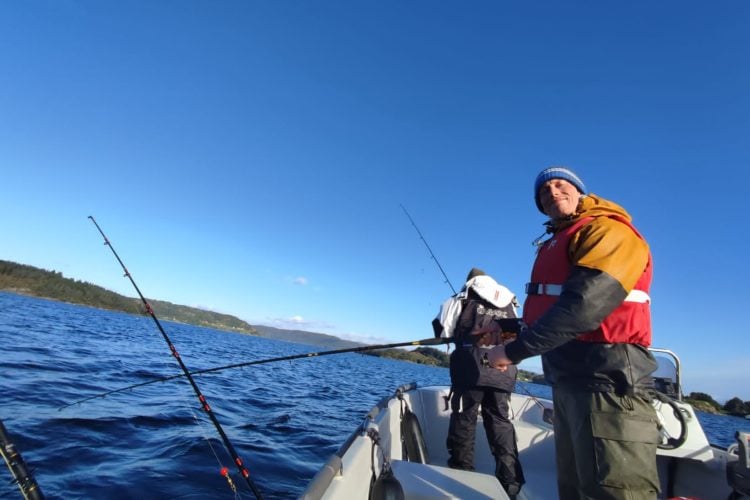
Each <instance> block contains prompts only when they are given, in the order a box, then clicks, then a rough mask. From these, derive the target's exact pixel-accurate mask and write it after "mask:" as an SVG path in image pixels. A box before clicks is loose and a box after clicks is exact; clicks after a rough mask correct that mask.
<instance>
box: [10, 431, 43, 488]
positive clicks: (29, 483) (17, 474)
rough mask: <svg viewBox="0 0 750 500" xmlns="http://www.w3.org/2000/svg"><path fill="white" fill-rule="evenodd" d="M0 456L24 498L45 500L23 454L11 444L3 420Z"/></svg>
mask: <svg viewBox="0 0 750 500" xmlns="http://www.w3.org/2000/svg"><path fill="white" fill-rule="evenodd" d="M0 455H2V456H3V459H4V460H5V464H6V465H7V466H8V469H10V473H11V475H12V476H13V482H14V483H16V484H17V485H18V488H19V489H20V490H21V494H22V495H23V497H24V498H25V499H26V500H44V495H43V494H42V490H41V489H39V485H38V484H37V483H36V480H35V479H34V476H33V475H32V473H31V471H29V469H28V467H27V466H26V462H24V460H23V457H21V453H20V452H19V451H18V450H17V449H16V446H15V445H14V444H13V442H11V440H10V436H8V430H7V429H6V428H5V425H4V424H3V421H2V420H0Z"/></svg>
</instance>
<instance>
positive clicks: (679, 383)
mask: <svg viewBox="0 0 750 500" xmlns="http://www.w3.org/2000/svg"><path fill="white" fill-rule="evenodd" d="M648 350H649V351H651V352H652V353H658V354H665V355H667V356H668V357H669V358H671V359H670V360H671V362H672V364H673V365H674V377H675V380H674V384H675V391H676V394H675V396H676V399H677V401H682V377H681V369H680V358H678V357H677V354H675V353H674V352H672V351H670V350H669V349H661V348H658V347H649V348H648ZM669 358H667V359H669Z"/></svg>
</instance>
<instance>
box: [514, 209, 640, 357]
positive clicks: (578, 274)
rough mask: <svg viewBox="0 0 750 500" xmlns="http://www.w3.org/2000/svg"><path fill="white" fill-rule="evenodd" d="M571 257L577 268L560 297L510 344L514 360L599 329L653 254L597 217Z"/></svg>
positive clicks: (579, 238) (615, 225)
mask: <svg viewBox="0 0 750 500" xmlns="http://www.w3.org/2000/svg"><path fill="white" fill-rule="evenodd" d="M569 256H570V261H571V263H572V266H573V267H572V269H571V272H570V275H569V276H568V279H567V280H566V281H565V283H563V287H562V293H561V294H560V297H559V299H558V300H557V301H556V302H555V303H554V304H553V305H552V307H550V309H549V310H547V312H546V313H545V314H543V315H542V317H541V318H539V319H538V320H537V321H536V322H535V323H534V324H533V325H530V326H529V327H528V328H527V329H525V330H524V331H522V332H521V334H520V335H519V337H518V339H517V340H515V341H514V342H511V343H509V344H508V345H507V346H506V348H505V350H506V354H507V355H508V357H509V358H510V359H511V360H512V361H514V362H519V361H521V360H522V359H525V358H528V357H530V356H534V355H537V354H544V353H545V352H547V351H549V350H551V349H554V348H555V347H558V346H560V345H562V344H564V343H566V342H569V341H570V340H573V339H575V338H576V337H577V336H578V335H579V334H581V333H584V332H588V331H591V330H594V329H596V328H597V327H598V326H599V325H600V324H601V323H602V321H604V319H605V318H606V317H607V316H609V315H610V314H611V313H612V311H614V310H615V309H616V308H617V307H618V306H619V305H620V304H621V303H622V302H623V301H624V300H625V297H626V296H627V295H628V293H629V292H630V291H631V290H632V289H633V286H634V285H635V283H636V282H637V280H638V278H639V277H640V276H641V274H642V273H643V271H644V269H645V268H646V265H647V264H648V259H649V250H648V245H647V244H646V242H645V241H644V240H643V239H641V238H640V237H639V236H638V235H637V234H636V233H635V232H634V231H633V230H632V229H631V228H630V227H628V226H627V225H625V224H623V223H622V222H619V221H617V220H614V219H610V218H608V217H599V218H597V219H596V220H595V221H593V222H592V223H591V224H588V225H587V226H585V227H584V228H582V229H581V231H579V233H578V234H577V235H576V237H575V238H574V239H573V241H571V244H570V248H569Z"/></svg>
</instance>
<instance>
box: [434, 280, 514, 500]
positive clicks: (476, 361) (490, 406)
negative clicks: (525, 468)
mask: <svg viewBox="0 0 750 500" xmlns="http://www.w3.org/2000/svg"><path fill="white" fill-rule="evenodd" d="M517 305H518V301H517V300H516V297H515V295H513V293H511V291H510V290H508V289H507V288H505V287H504V286H502V285H500V284H498V283H497V282H496V281H495V280H494V279H492V278H491V277H489V276H487V275H485V273H484V272H483V271H482V270H480V269H477V268H473V269H472V270H471V271H470V272H469V275H468V276H467V278H466V284H465V285H464V287H463V289H462V290H461V292H459V293H458V294H457V295H456V296H454V297H452V298H451V299H448V300H447V301H446V302H445V303H444V304H443V307H442V308H441V314H440V315H439V319H438V318H436V319H435V321H433V327H434V329H435V334H436V336H443V337H451V336H452V337H455V339H456V349H455V350H454V351H453V353H451V358H450V375H451V392H452V397H451V410H452V412H451V417H450V424H449V427H448V439H447V441H446V444H447V446H448V452H449V454H450V458H449V459H448V466H449V467H452V468H454V469H465V470H474V444H475V430H476V425H477V414H478V412H479V408H480V407H481V409H482V422H483V424H484V429H485V433H486V435H487V440H488V442H489V445H490V450H491V451H492V455H493V456H494V457H495V476H497V478H498V480H499V481H500V484H501V485H502V486H503V488H505V491H506V492H507V493H508V495H509V496H510V498H516V495H517V494H518V492H519V491H520V490H521V486H522V485H523V483H524V478H523V472H522V470H521V464H520V462H519V461H518V447H517V445H516V434H515V429H514V428H513V424H512V423H511V422H510V420H509V419H508V410H509V406H510V393H511V392H513V388H514V387H515V383H516V374H517V369H516V368H515V367H511V368H510V369H508V370H506V371H503V372H501V371H499V370H496V369H494V368H492V367H490V366H489V363H488V361H487V354H488V353H489V351H490V344H494V343H495V342H496V340H495V339H496V338H497V339H499V336H493V335H484V336H477V335H474V334H475V333H476V331H477V330H479V329H482V328H484V327H486V326H487V325H488V324H490V323H492V322H493V321H495V320H498V319H501V318H516V317H517V314H516V306H517ZM497 343H499V340H498V341H497Z"/></svg>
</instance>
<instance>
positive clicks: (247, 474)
mask: <svg viewBox="0 0 750 500" xmlns="http://www.w3.org/2000/svg"><path fill="white" fill-rule="evenodd" d="M89 219H91V222H93V223H94V225H95V226H96V229H98V230H99V233H100V234H101V235H102V238H104V245H106V246H108V247H109V249H110V250H112V254H114V256H115V258H116V259H117V262H119V263H120V266H121V267H122V270H123V271H124V272H125V277H126V278H128V279H129V280H130V283H131V284H132V285H133V288H135V291H136V292H138V296H139V297H140V298H141V302H143V305H144V306H145V307H146V312H147V313H148V315H149V316H151V319H153V320H154V323H155V324H156V327H157V328H158V329H159V332H161V335H162V337H163V338H164V341H165V342H166V343H167V346H169V350H170V351H171V352H172V356H174V358H175V359H176V360H177V362H178V363H179V365H180V368H181V369H182V373H183V375H184V376H185V377H186V378H187V380H188V382H190V385H191V386H192V388H193V391H194V392H195V395H196V396H197V397H198V401H200V403H201V407H202V408H203V410H204V411H205V412H206V414H207V415H208V417H209V418H210V419H211V422H212V423H213V424H214V427H215V428H216V431H217V432H218V433H219V436H221V440H222V441H223V443H224V447H225V448H226V450H227V452H229V455H230V456H231V457H232V460H233V461H234V464H235V466H236V467H237V470H238V471H239V473H240V475H241V476H242V477H243V478H244V479H245V482H246V483H247V485H248V486H249V487H250V490H251V491H252V492H253V494H254V495H255V498H257V499H258V500H261V499H262V495H261V494H260V491H259V490H258V487H257V486H256V485H255V483H254V482H253V480H252V479H251V478H250V472H249V471H248V470H247V468H246V467H245V465H244V463H243V462H242V459H241V458H240V456H239V455H238V454H237V451H236V450H235V449H234V446H232V442H231V441H230V440H229V437H228V436H227V435H226V433H225V432H224V429H223V428H222V427H221V424H220V423H219V420H218V419H217V418H216V415H215V414H214V412H213V411H212V410H211V406H209V404H208V400H206V397H205V396H204V395H203V394H202V393H201V390H200V389H199V388H198V384H196V383H195V380H193V377H192V375H191V374H190V371H189V370H188V369H187V367H186V366H185V363H184V362H183V361H182V358H181V357H180V354H179V353H178V352H177V348H176V347H175V346H174V344H173V343H172V341H171V340H170V338H169V335H167V332H166V331H164V328H162V326H161V323H160V322H159V318H157V317H156V314H154V310H153V309H152V308H151V304H149V303H148V301H147V300H146V297H144V296H143V294H142V293H141V290H140V288H138V285H136V283H135V280H134V279H133V276H132V275H131V274H130V272H129V271H128V268H127V267H125V264H124V263H123V262H122V259H120V256H119V255H118V254H117V252H116V251H115V248H114V247H113V246H112V243H110V241H109V239H108V238H107V236H106V235H105V234H104V231H102V228H101V227H99V224H97V222H96V220H95V219H94V217H92V216H91V215H89ZM221 474H222V475H223V476H224V477H225V478H226V479H227V481H228V482H229V485H230V487H231V488H232V489H234V484H233V483H232V481H231V478H230V477H229V473H228V472H227V471H226V468H222V470H221Z"/></svg>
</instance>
